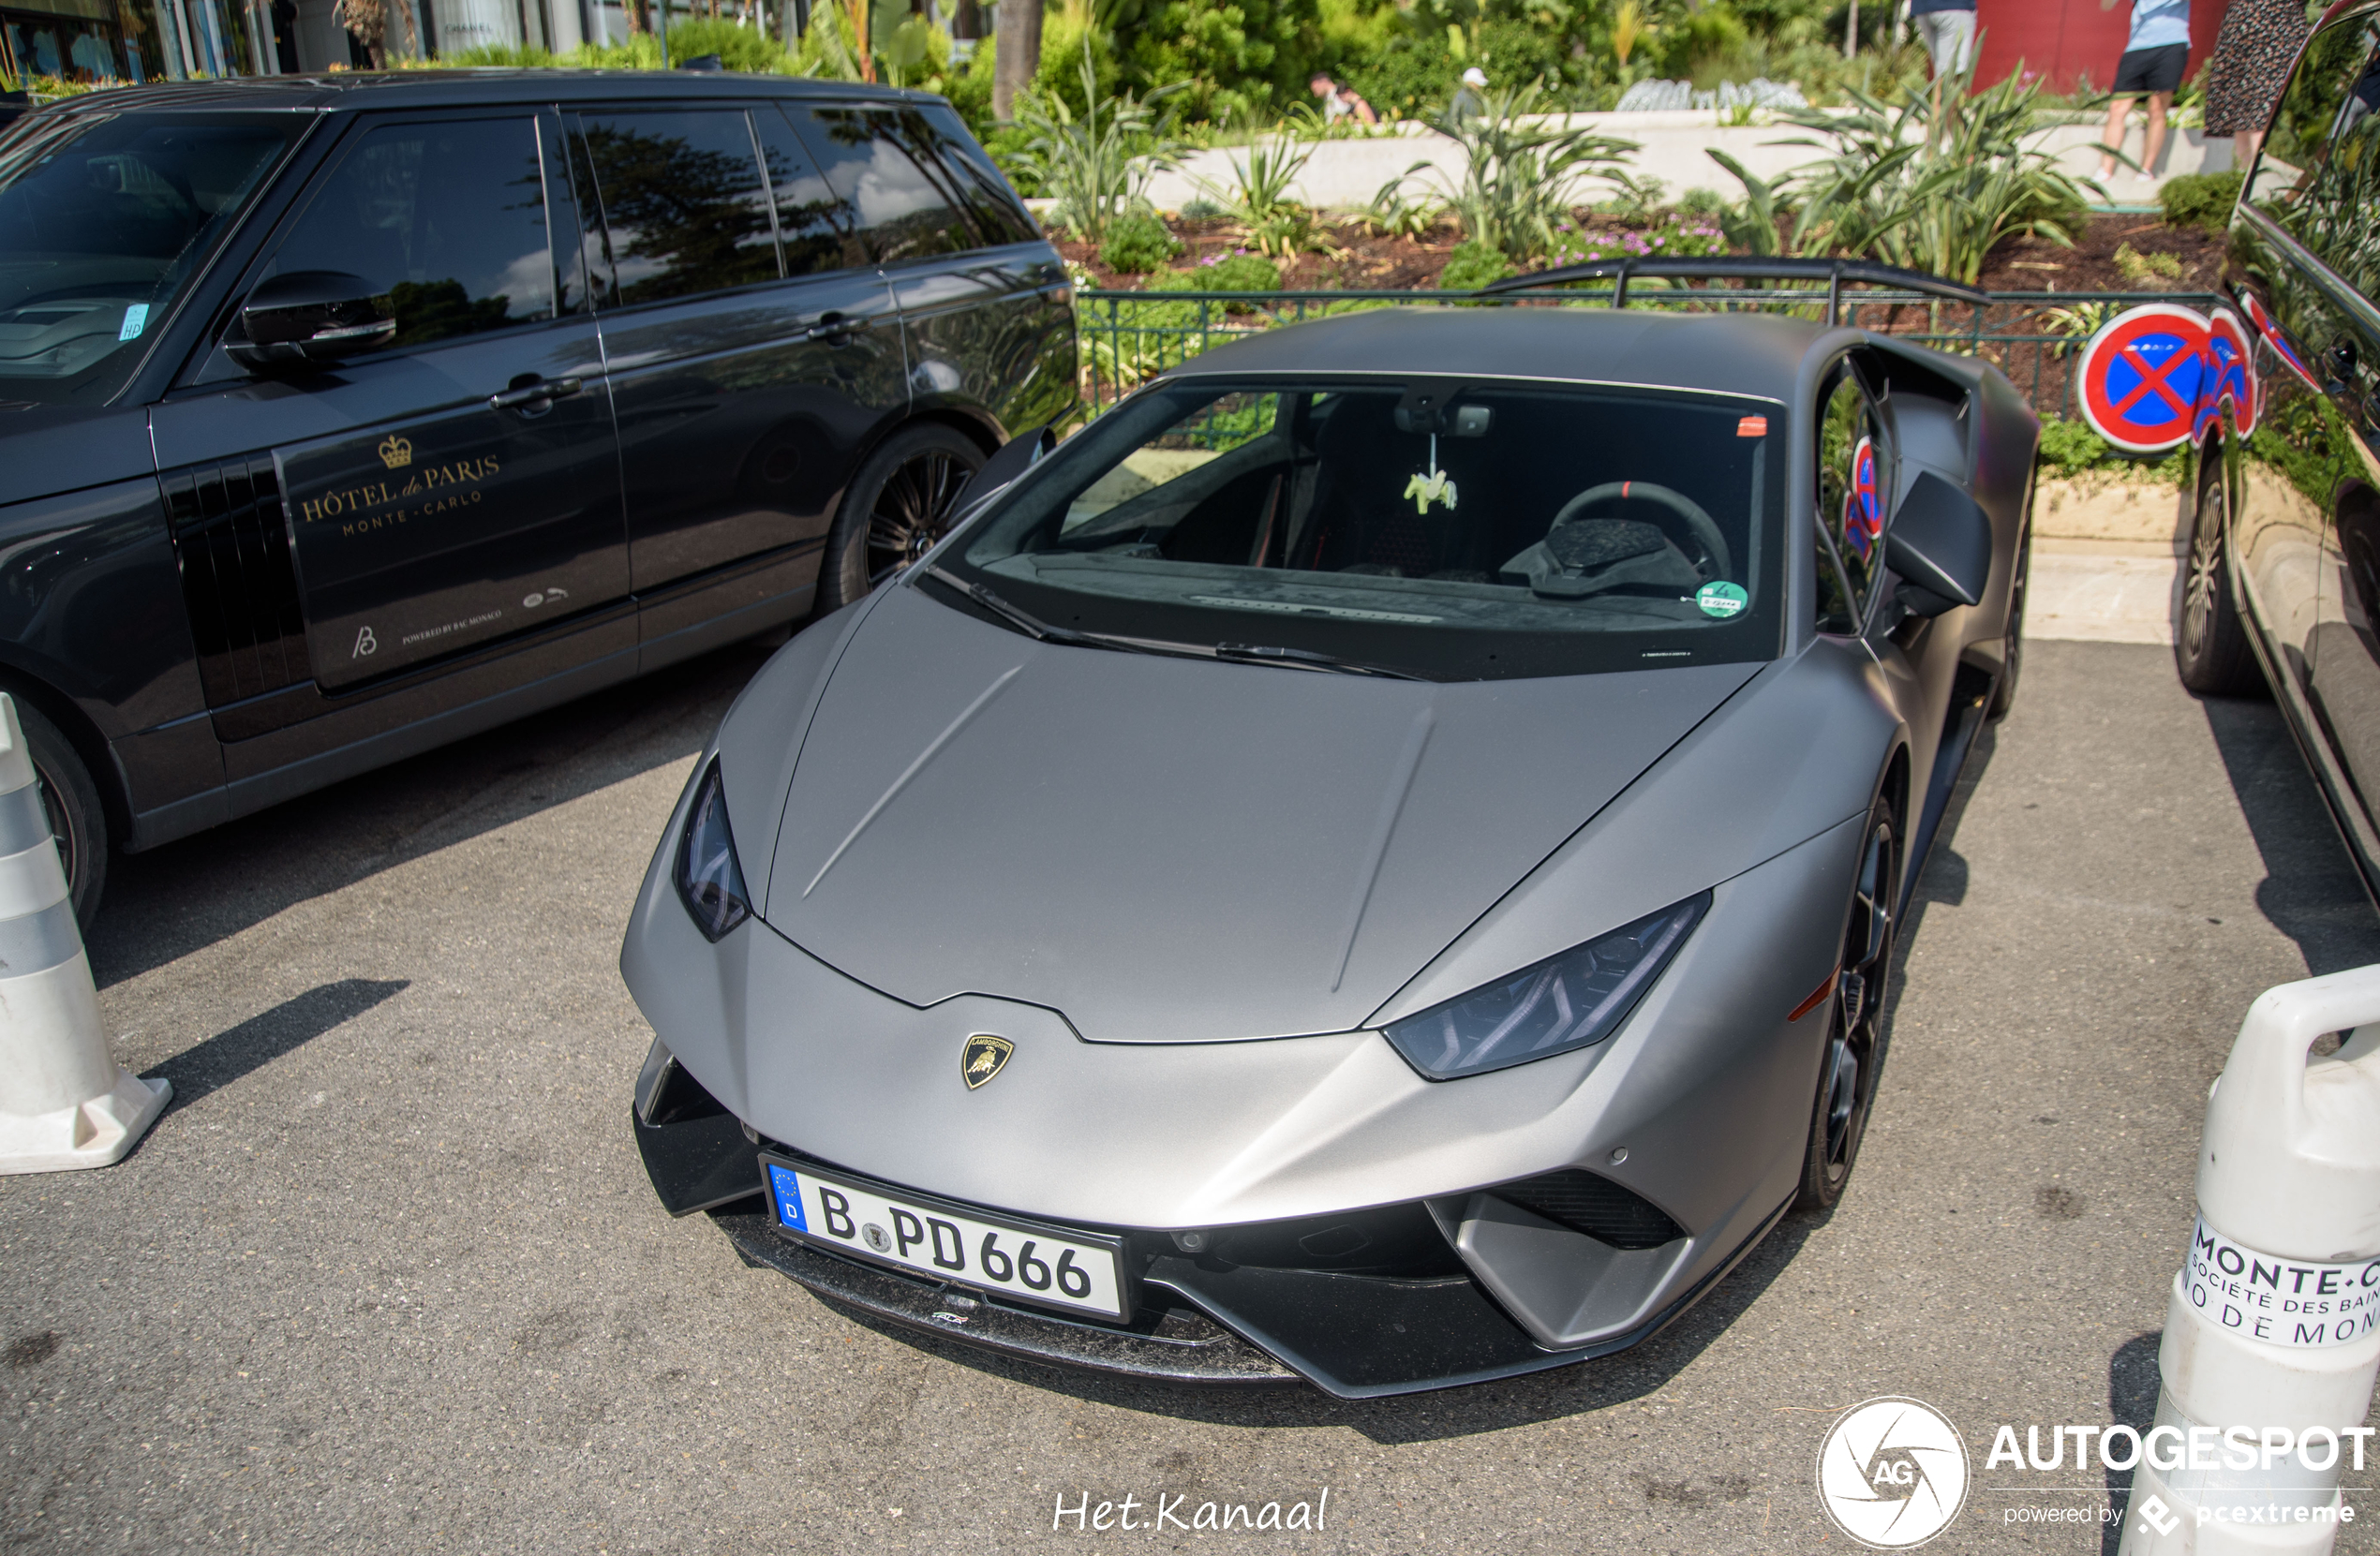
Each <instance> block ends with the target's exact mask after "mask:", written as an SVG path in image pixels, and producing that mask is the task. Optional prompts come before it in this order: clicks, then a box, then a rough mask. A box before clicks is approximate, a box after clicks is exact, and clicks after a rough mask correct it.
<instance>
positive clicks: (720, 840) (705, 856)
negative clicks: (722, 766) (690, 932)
mask: <svg viewBox="0 0 2380 1556" xmlns="http://www.w3.org/2000/svg"><path fill="white" fill-rule="evenodd" d="M677 895H678V897H679V898H681V899H682V900H683V901H684V902H685V904H686V911H688V912H690V913H692V914H693V915H694V926H695V927H696V928H698V929H700V930H701V931H702V932H703V937H704V938H705V939H706V940H709V941H718V940H719V939H720V938H721V937H722V936H724V935H725V934H726V933H727V931H729V930H730V929H733V928H735V927H736V926H737V925H739V924H741V923H743V922H744V920H746V919H748V918H750V917H751V916H752V899H751V893H750V892H749V891H747V890H745V888H744V870H743V867H742V866H740V865H738V864H736V835H735V834H734V833H733V832H731V831H729V830H728V826H727V791H726V790H725V788H724V787H722V786H721V782H720V778H719V763H718V761H717V760H716V759H714V760H713V761H712V763H711V764H710V771H709V772H707V773H705V774H704V775H703V780H702V782H701V783H700V784H698V785H696V787H695V790H694V803H693V805H692V808H689V809H688V810H687V812H686V833H685V836H684V837H680V838H679V839H678V842H677Z"/></svg>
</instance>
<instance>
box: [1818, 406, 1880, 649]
mask: <svg viewBox="0 0 2380 1556" xmlns="http://www.w3.org/2000/svg"><path fill="white" fill-rule="evenodd" d="M1887 453H1888V451H1887V449H1886V445H1885V443H1884V439H1883V436H1882V429H1881V428H1880V427H1879V426H1878V423H1877V417H1876V404H1875V401H1874V400H1873V399H1871V398H1870V397H1869V395H1868V393H1867V388H1866V387H1865V386H1864V385H1863V384H1862V383H1861V382H1860V378H1859V375H1858V374H1857V373H1856V372H1855V371H1853V370H1852V367H1851V366H1850V364H1849V363H1846V364H1844V365H1843V366H1842V367H1839V368H1837V370H1836V375H1835V381H1834V383H1833V384H1832V386H1831V387H1829V388H1828V389H1827V391H1826V393H1825V397H1824V398H1823V400H1822V401H1821V403H1820V410H1819V419H1818V523H1819V529H1820V533H1821V535H1822V536H1823V537H1824V538H1825V540H1826V541H1827V542H1828V544H1829V545H1830V546H1831V547H1832V548H1833V550H1834V552H1835V555H1836V556H1837V560H1839V561H1840V563H1841V564H1842V570H1843V578H1844V583H1845V584H1846V585H1848V586H1849V588H1850V591H1851V596H1850V599H1849V600H1848V601H1847V604H1848V606H1849V609H1850V615H1851V619H1852V621H1854V622H1860V621H1865V620H1867V609H1868V606H1869V605H1870V604H1871V603H1872V602H1873V601H1874V599H1875V594H1876V585H1877V581H1878V579H1879V578H1880V577H1881V575H1882V571H1883V550H1884V503H1885V500H1886V496H1887V494H1888V493H1889V492H1890V491H1891V490H1892V487H1891V482H1890V473H1889V469H1888V459H1887ZM1823 571H1824V570H1821V572H1822V573H1823ZM1821 594H1822V597H1823V587H1822V589H1821Z"/></svg>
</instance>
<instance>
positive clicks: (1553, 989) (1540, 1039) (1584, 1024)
mask: <svg viewBox="0 0 2380 1556" xmlns="http://www.w3.org/2000/svg"><path fill="white" fill-rule="evenodd" d="M1710 905H1711V894H1710V893H1708V892H1703V893H1700V894H1699V895H1697V896H1694V897H1688V898H1687V899H1686V900H1685V901H1683V902H1680V903H1677V904H1676V905H1674V906H1673V907H1668V908H1664V909H1662V910H1661V911H1659V912H1658V913H1648V914H1646V915H1645V916H1644V917H1643V918H1641V919H1638V920H1637V921H1636V922H1635V923H1634V924H1631V925H1629V926H1626V927H1624V928H1620V929H1614V930H1613V931H1612V932H1611V933H1610V934H1608V935H1603V936H1600V937H1599V938H1597V939H1595V940H1591V941H1587V942H1586V943H1585V944H1584V945H1581V946H1575V947H1573V948H1572V949H1570V950H1568V951H1565V952H1563V953H1562V954H1561V955H1560V956H1548V957H1547V958H1546V959H1545V960H1543V961H1541V962H1539V963H1537V964H1536V965H1535V966H1533V967H1525V968H1523V969H1521V971H1518V972H1515V973H1513V974H1512V975H1511V976H1510V977H1506V978H1499V979H1497V980H1496V981H1495V983H1492V984H1488V985H1484V986H1482V987H1480V988H1475V989H1473V990H1472V991H1471V992H1470V993H1468V994H1465V995H1464V996H1463V997H1462V998H1461V999H1458V1000H1448V1001H1447V1002H1446V1003H1445V1004H1443V1005H1436V1006H1433V1007H1432V1008H1431V1009H1429V1010H1425V1011H1423V1012H1422V1013H1421V1015H1408V1016H1406V1018H1405V1019H1404V1020H1402V1021H1392V1022H1391V1023H1389V1025H1388V1026H1387V1027H1385V1028H1383V1029H1382V1030H1384V1031H1385V1032H1386V1033H1387V1034H1388V1039H1389V1041H1390V1042H1391V1043H1393V1044H1395V1045H1396V1051H1397V1052H1398V1053H1400V1054H1403V1055H1404V1056H1405V1060H1406V1063H1408V1064H1410V1065H1412V1066H1413V1068H1415V1069H1416V1070H1419V1071H1421V1074H1424V1075H1426V1076H1428V1077H1429V1078H1430V1079H1432V1080H1452V1079H1453V1078H1454V1077H1455V1076H1457V1075H1477V1074H1485V1073H1486V1072H1488V1071H1490V1070H1503V1069H1508V1068H1510V1066H1512V1065H1515V1064H1526V1063H1528V1062H1529V1061H1530V1060H1540V1059H1549V1058H1551V1057H1552V1056H1554V1055H1555V1054H1562V1053H1568V1052H1569V1051H1570V1050H1571V1049H1573V1048H1584V1047H1585V1046H1587V1045H1589V1044H1594V1043H1600V1042H1602V1041H1603V1040H1604V1039H1605V1038H1607V1037H1609V1036H1611V1035H1612V1034H1613V1033H1614V1032H1615V1031H1617V1030H1619V1026H1620V1023H1621V1022H1623V1021H1625V1020H1627V1019H1628V1013H1629V1012H1630V1011H1632V1010H1634V1009H1635V1008H1636V1002H1637V1000H1640V999H1642V998H1644V991H1645V990H1646V989H1648V988H1650V987H1652V986H1653V980H1654V979H1656V978H1658V977H1659V976H1660V975H1661V969H1662V968H1664V967H1667V966H1668V965H1669V961H1670V958H1671V957H1672V956H1675V955H1677V948H1678V947H1679V946H1681V945H1684V944H1685V943H1686V937H1687V936H1688V934H1691V933H1692V932H1693V929H1694V926H1695V924H1696V923H1697V922H1698V921H1700V920H1701V918H1702V916H1703V911H1705V910H1706V909H1708V908H1709V907H1710Z"/></svg>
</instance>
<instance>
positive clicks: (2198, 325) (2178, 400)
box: [2075, 303, 2256, 453]
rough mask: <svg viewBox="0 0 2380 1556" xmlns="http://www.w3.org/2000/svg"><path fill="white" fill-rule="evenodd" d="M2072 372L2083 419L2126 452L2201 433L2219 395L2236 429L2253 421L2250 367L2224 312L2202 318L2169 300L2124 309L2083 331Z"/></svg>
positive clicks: (2242, 337)
mask: <svg viewBox="0 0 2380 1556" xmlns="http://www.w3.org/2000/svg"><path fill="white" fill-rule="evenodd" d="M2075 389H2076V391H2077V397H2078V399H2079V400H2080V402H2081V407H2082V413H2083V420H2084V421H2086V422H2089V423H2090V428H2091V430H2092V431H2094V432H2096V433H2098V434H2099V436H2100V437H2104V438H2105V439H2106V440H2107V441H2108V442H2110V443H2112V444H2114V445H2115V446H2116V447H2117V448H2120V449H2123V450H2126V451H2129V452H2133V453H2157V452H2163V451H2164V450H2166V449H2170V448H2173V447H2175V446H2177V445H2178V444H2181V443H2185V442H2190V441H2193V440H2194V439H2195V438H2198V437H2203V436H2204V435H2205V433H2206V431H2207V428H2208V427H2209V425H2211V424H2212V423H2213V422H2214V420H2215V418H2216V417H2217V415H2219V414H2220V413H2221V411H2222V408H2223V406H2224V403H2225V402H2229V404H2230V405H2231V407H2232V414H2233V416H2234V417H2235V419H2236V420H2237V421H2238V422H2239V427H2240V430H2241V431H2243V432H2245V431H2247V430H2249V429H2251V428H2253V427H2254V425H2255V420H2256V380H2255V369H2254V365H2253V363H2252V362H2251V360H2250V357H2249V353H2248V340H2247V334H2246V332H2245V331H2243V330H2242V329H2241V328H2240V325H2239V320H2238V319H2234V318H2232V316H2231V315H2230V314H2228V313H2221V314H2217V315H2216V316H2215V317H2214V319H2207V318H2206V317H2205V316H2203V315H2201V314H2199V313H2196V312H2195V311H2194V310H2192V309H2189V308H2184V307H2179V306H2177V305H2175V304H2170V303H2148V304H2142V305H2141V306H2139V307H2137V308H2133V309H2130V310H2127V311H2126V312H2124V313H2121V314H2119V315H2117V316H2116V317H2115V318H2114V319H2109V320H2108V321H2107V322H2106V323H2105V324H2103V325H2101V326H2100V327H2099V330H2098V332H2097V333H2094V334H2093V335H2092V336H2091V337H2090V344H2089V345H2087V346H2085V347H2084V348H2083V350H2082V360H2081V361H2080V363H2078V364H2077V365H2076V367H2075Z"/></svg>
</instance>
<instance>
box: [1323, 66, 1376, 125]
mask: <svg viewBox="0 0 2380 1556" xmlns="http://www.w3.org/2000/svg"><path fill="white" fill-rule="evenodd" d="M1306 90H1308V91H1309V92H1312V93H1313V94H1314V95H1315V96H1317V97H1319V98H1321V99H1322V122H1323V123H1324V124H1326V125H1335V124H1337V123H1338V122H1339V121H1340V120H1341V119H1344V118H1346V117H1347V116H1348V115H1350V114H1352V115H1353V116H1354V118H1355V122H1356V123H1357V124H1359V125H1376V124H1378V123H1379V122H1380V116H1379V115H1378V114H1377V113H1375V112H1373V111H1372V105H1371V104H1370V103H1367V102H1365V101H1364V100H1363V96H1362V94H1361V93H1359V92H1357V91H1356V89H1355V88H1354V87H1352V86H1342V85H1340V84H1339V83H1338V82H1335V81H1332V80H1331V77H1330V76H1329V75H1328V74H1326V73H1325V72H1323V71H1320V70H1316V72H1315V73H1314V79H1313V80H1312V81H1310V82H1306Z"/></svg>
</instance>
